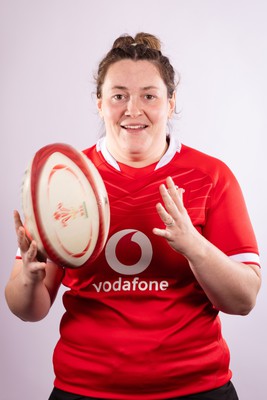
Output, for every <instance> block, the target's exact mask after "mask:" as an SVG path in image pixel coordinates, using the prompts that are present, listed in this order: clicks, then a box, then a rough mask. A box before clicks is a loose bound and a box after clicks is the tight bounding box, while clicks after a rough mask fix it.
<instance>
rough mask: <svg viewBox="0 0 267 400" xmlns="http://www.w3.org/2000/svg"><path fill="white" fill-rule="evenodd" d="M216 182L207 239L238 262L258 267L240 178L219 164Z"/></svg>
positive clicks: (207, 225) (213, 189)
mask: <svg viewBox="0 0 267 400" xmlns="http://www.w3.org/2000/svg"><path fill="white" fill-rule="evenodd" d="M213 182H214V184H213V187H212V189H211V193H210V206H209V207H208V210H207V215H206V224H205V227H204V229H203V234H204V236H205V237H206V238H207V239H208V240H209V241H210V242H212V243H213V244H214V245H215V246H217V247H218V248H219V249H221V250H222V251H223V252H224V253H225V254H227V255H228V256H230V257H231V258H233V259H235V260H236V261H239V262H244V263H251V264H258V265H259V251H258V246H257V241H256V237H255V234H254V231H253V228H252V224H251V221H250V218H249V215H248V211H247V207H246V204H245V200H244V196H243V193H242V191H241V188H240V185H239V183H238V182H237V179H236V178H235V176H234V175H233V173H232V172H231V170H230V169H229V168H228V167H227V166H226V165H225V164H224V163H222V162H218V167H217V168H216V170H215V174H214V176H213Z"/></svg>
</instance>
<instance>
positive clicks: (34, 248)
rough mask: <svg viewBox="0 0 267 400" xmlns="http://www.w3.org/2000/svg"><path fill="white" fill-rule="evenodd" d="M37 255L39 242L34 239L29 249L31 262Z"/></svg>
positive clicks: (28, 254)
mask: <svg viewBox="0 0 267 400" xmlns="http://www.w3.org/2000/svg"><path fill="white" fill-rule="evenodd" d="M36 255H37V244H36V242H35V241H34V240H33V241H32V242H31V244H30V247H29V249H28V251H27V260H28V261H29V262H33V261H36Z"/></svg>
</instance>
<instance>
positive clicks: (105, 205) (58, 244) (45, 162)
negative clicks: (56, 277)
mask: <svg viewBox="0 0 267 400" xmlns="http://www.w3.org/2000/svg"><path fill="white" fill-rule="evenodd" d="M22 207H23V213H24V218H25V224H24V225H25V228H26V231H27V233H28V235H29V236H30V238H31V239H34V240H35V241H36V242H37V246H38V250H39V251H40V252H41V253H42V254H43V255H44V256H45V257H48V258H49V259H51V261H53V262H55V263H57V264H59V265H61V266H64V267H70V268H77V267H82V266H85V265H86V264H87V263H88V261H90V262H91V261H92V260H94V259H95V258H96V257H97V256H98V255H99V253H100V252H101V250H102V249H103V247H104V245H105V242H106V239H107V235H108V231H109V223H110V208H109V201H108V195H107V191H106V188H105V185H104V182H103V180H102V178H101V175H100V174H99V172H98V170H97V169H96V167H95V166H94V164H93V163H92V162H91V161H90V160H89V159H88V157H86V156H85V155H84V154H83V153H82V152H80V151H78V150H76V149H74V148H73V147H72V146H70V145H68V144H65V143H54V144H50V145H47V146H45V147H42V148H41V149H40V150H39V151H37V153H36V154H35V156H34V157H33V159H32V161H31V163H30V166H29V168H28V169H27V171H26V173H25V177H24V181H23V185H22Z"/></svg>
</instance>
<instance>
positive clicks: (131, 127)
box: [123, 125, 146, 129]
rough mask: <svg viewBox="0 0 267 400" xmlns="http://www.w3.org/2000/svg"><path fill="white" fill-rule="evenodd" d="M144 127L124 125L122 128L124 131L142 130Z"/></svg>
mask: <svg viewBox="0 0 267 400" xmlns="http://www.w3.org/2000/svg"><path fill="white" fill-rule="evenodd" d="M145 127H146V125H124V126H123V128H125V129H143V128H145Z"/></svg>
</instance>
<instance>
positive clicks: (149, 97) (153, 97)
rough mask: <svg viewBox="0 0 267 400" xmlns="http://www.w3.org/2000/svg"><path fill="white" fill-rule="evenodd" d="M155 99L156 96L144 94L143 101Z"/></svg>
mask: <svg viewBox="0 0 267 400" xmlns="http://www.w3.org/2000/svg"><path fill="white" fill-rule="evenodd" d="M155 98H156V96H154V95H153V94H145V99H147V100H154V99H155Z"/></svg>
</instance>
